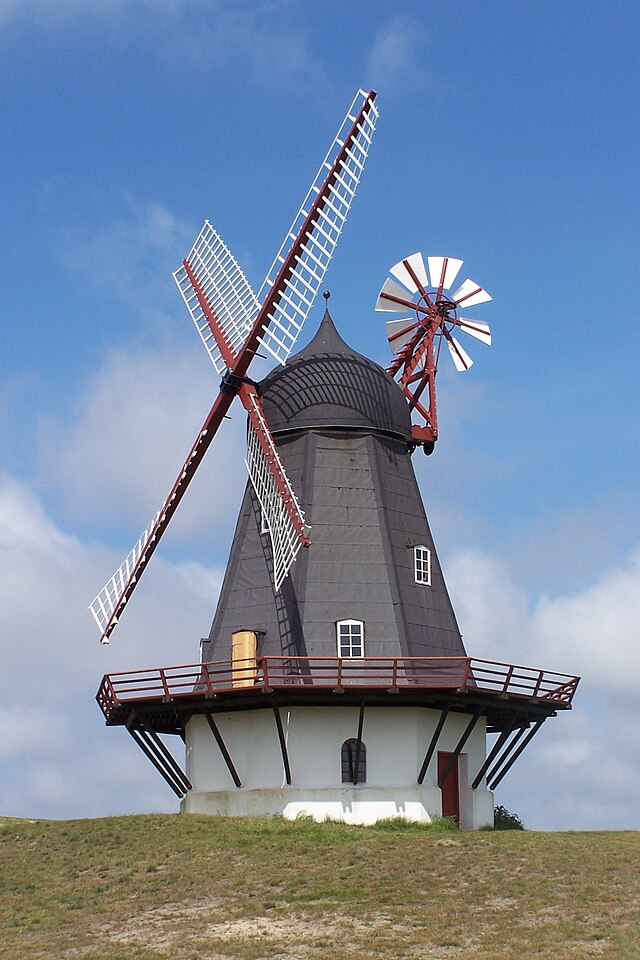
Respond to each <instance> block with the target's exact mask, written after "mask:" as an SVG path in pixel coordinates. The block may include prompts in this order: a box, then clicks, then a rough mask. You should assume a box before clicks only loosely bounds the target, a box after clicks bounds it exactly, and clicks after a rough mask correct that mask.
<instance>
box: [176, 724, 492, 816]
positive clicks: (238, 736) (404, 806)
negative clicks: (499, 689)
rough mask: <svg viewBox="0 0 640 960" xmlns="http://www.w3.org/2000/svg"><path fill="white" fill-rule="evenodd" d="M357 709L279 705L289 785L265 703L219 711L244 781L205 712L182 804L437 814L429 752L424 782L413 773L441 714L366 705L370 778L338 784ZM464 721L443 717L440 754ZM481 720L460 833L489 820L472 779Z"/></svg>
mask: <svg viewBox="0 0 640 960" xmlns="http://www.w3.org/2000/svg"><path fill="white" fill-rule="evenodd" d="M358 715H359V710H358V708H357V707H294V708H291V709H290V710H286V709H282V710H281V716H282V722H283V726H284V729H285V737H286V741H287V749H288V753H289V764H290V767H291V774H292V783H291V785H290V786H289V785H287V783H286V780H285V775H284V767H283V762H282V755H281V753H280V745H279V742H278V735H277V730H276V726H275V719H274V716H273V713H272V711H271V710H270V709H261V710H253V711H245V712H238V713H229V714H215V716H214V719H215V722H216V724H217V726H218V728H219V730H220V733H221V735H222V737H223V739H224V741H225V744H226V746H227V748H228V750H229V753H230V754H231V757H232V759H233V762H234V764H235V767H236V770H237V771H238V775H239V776H240V779H241V781H242V787H241V788H240V789H238V788H236V787H235V786H234V784H233V780H232V778H231V775H230V773H229V771H228V769H227V767H226V764H225V762H224V760H223V758H222V755H221V753H220V750H219V748H218V745H217V744H216V742H215V740H214V738H213V736H212V734H211V731H210V729H209V726H208V724H207V722H206V720H205V719H204V717H199V716H196V717H194V718H193V719H192V720H191V721H190V722H189V724H188V726H187V731H186V733H187V775H188V777H189V779H190V780H191V783H192V784H193V792H191V793H190V794H188V795H187V797H186V798H185V800H184V801H183V804H182V809H183V810H185V811H186V812H206V813H214V814H224V815H238V816H242V815H246V814H249V813H264V814H281V815H284V816H287V817H295V816H297V815H298V814H300V813H307V814H309V815H311V816H314V817H315V818H316V819H319V820H322V819H325V818H326V817H333V818H336V819H342V820H347V821H348V822H352V823H373V822H375V821H376V820H378V819H381V818H384V817H392V816H404V817H406V818H407V819H410V820H430V819H431V817H433V816H439V815H440V814H441V812H442V806H441V793H440V790H439V788H438V785H437V757H436V755H435V754H434V756H433V758H432V760H431V763H430V765H429V769H428V770H427V773H426V776H425V779H424V782H423V784H422V786H420V785H419V784H418V783H417V775H418V771H419V769H420V767H421V765H422V761H423V759H424V755H425V752H426V750H427V747H428V745H429V742H430V740H431V736H432V734H433V731H434V729H435V726H436V724H437V722H438V720H439V718H440V712H439V711H437V710H425V709H420V708H413V707H394V708H384V707H368V708H367V709H366V710H365V714H364V726H363V731H362V739H363V742H364V744H365V745H366V749H367V782H366V783H364V784H357V785H356V786H354V785H353V784H343V783H342V780H341V765H340V748H341V745H342V743H343V742H344V741H345V740H347V739H348V738H350V737H355V736H356V735H357V731H358ZM468 722H469V717H468V716H467V715H464V714H453V713H451V714H449V716H448V717H447V721H446V723H445V726H444V728H443V730H442V733H441V736H440V740H439V743H438V750H441V751H453V750H454V748H455V746H456V744H457V743H458V741H459V739H460V737H461V735H462V733H463V732H464V729H465V728H466V725H467V723H468ZM485 740H486V734H485V724H484V720H483V719H481V720H480V721H479V722H478V723H477V725H476V727H475V729H474V731H473V733H472V735H471V736H470V738H469V739H468V741H467V743H466V744H465V747H464V752H463V753H462V754H461V756H460V763H459V775H460V800H461V805H460V817H461V826H462V828H463V829H474V828H476V829H477V828H478V827H480V826H483V825H484V824H489V823H493V797H492V795H491V794H490V793H489V792H488V791H487V790H486V788H485V785H484V783H483V784H481V785H480V787H479V788H478V789H477V790H475V791H472V790H471V789H470V782H471V780H473V777H474V776H475V774H476V773H477V771H478V770H479V768H480V766H481V765H482V763H483V761H484V758H485Z"/></svg>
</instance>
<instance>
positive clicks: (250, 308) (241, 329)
mask: <svg viewBox="0 0 640 960" xmlns="http://www.w3.org/2000/svg"><path fill="white" fill-rule="evenodd" d="M186 260H187V263H188V264H189V266H190V268H191V270H192V271H193V273H194V274H195V277H196V280H197V282H198V284H199V286H200V289H201V292H202V294H203V295H204V297H205V299H206V301H207V303H208V305H209V307H210V308H211V311H212V313H213V314H214V315H215V317H216V320H217V322H218V324H219V326H220V331H221V335H222V336H223V337H224V341H225V345H226V346H227V347H228V349H229V351H230V353H231V355H232V356H235V355H237V354H238V353H239V352H240V350H241V349H242V347H243V346H244V344H245V341H246V339H247V336H248V334H249V331H250V330H251V328H252V326H253V322H254V320H255V318H256V316H257V315H258V310H259V308H260V304H259V301H258V299H257V298H256V295H255V294H254V292H253V290H252V289H251V286H250V285H249V281H248V280H247V278H246V277H245V275H244V273H243V272H242V270H241V269H240V267H239V266H238V264H237V263H236V261H235V260H234V258H233V256H232V255H231V253H230V251H229V249H228V247H227V246H226V244H225V243H224V242H223V241H222V239H221V238H220V236H219V235H218V234H217V233H216V231H215V230H214V228H213V227H212V226H211V224H210V223H209V221H208V220H205V223H204V226H203V228H202V230H201V231H200V233H199V234H198V237H197V238H196V241H195V243H194V245H193V247H192V248H191V250H190V251H189V254H188V256H187V258H186ZM173 276H174V279H175V281H176V283H177V285H178V289H179V290H180V293H181V294H182V298H183V300H184V302H185V304H186V305H187V310H188V311H189V313H190V315H191V318H192V320H193V322H194V324H195V326H196V329H197V331H198V333H199V334H200V337H201V339H202V342H203V343H204V345H205V347H206V350H207V353H208V354H209V356H210V357H211V360H212V362H213V365H214V367H215V368H216V370H217V372H218V373H220V374H222V373H224V371H225V370H226V369H227V363H226V362H225V359H224V357H223V353H222V351H221V348H220V344H219V343H218V341H217V339H216V337H215V336H214V335H212V331H211V327H210V324H209V320H208V318H207V316H206V314H205V312H204V310H203V308H202V305H201V303H200V300H199V299H198V296H197V295H196V292H195V290H194V287H193V284H192V281H191V278H190V276H189V273H188V271H187V268H186V266H185V265H184V264H183V265H182V266H181V267H180V268H179V269H178V270H176V272H175V273H174V274H173Z"/></svg>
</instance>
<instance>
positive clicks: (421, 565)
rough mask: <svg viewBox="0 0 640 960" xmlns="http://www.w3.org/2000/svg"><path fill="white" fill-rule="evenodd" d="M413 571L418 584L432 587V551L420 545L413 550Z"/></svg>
mask: <svg viewBox="0 0 640 960" xmlns="http://www.w3.org/2000/svg"><path fill="white" fill-rule="evenodd" d="M413 569H414V575H415V581H416V583H422V584H424V585H425V586H427V587H430V586H431V550H430V549H429V547H425V546H422V545H419V546H417V547H414V548H413Z"/></svg>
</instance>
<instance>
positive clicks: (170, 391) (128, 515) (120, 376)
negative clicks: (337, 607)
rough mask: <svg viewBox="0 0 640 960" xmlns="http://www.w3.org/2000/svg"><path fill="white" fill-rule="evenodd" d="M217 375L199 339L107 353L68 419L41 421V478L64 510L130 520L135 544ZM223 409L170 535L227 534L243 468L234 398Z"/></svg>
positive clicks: (94, 522)
mask: <svg viewBox="0 0 640 960" xmlns="http://www.w3.org/2000/svg"><path fill="white" fill-rule="evenodd" d="M188 322H190V321H188V319H185V323H188ZM187 332H190V331H187ZM185 339H187V338H185ZM193 339H194V340H195V339H196V338H195V334H194V338H193ZM198 351H201V352H202V355H203V356H202V358H199V356H198ZM199 360H200V361H201V362H199ZM218 381H219V378H218V376H217V375H216V374H215V371H214V370H213V367H212V366H211V365H210V363H209V361H208V360H207V359H206V357H204V349H203V348H202V347H201V345H200V344H199V343H192V344H190V345H188V346H185V345H183V344H181V345H180V346H175V345H173V346H172V345H163V346H160V347H158V348H156V349H155V350H152V349H146V350H145V349H143V348H133V349H130V350H128V351H126V350H116V351H113V352H112V353H110V354H109V355H108V356H107V357H106V358H105V362H104V365H103V367H102V369H101V370H100V371H99V372H98V373H97V374H96V376H95V378H94V379H93V380H92V381H91V382H90V383H89V384H87V386H86V387H85V389H84V392H83V395H82V396H81V397H80V398H79V399H78V401H77V404H76V409H75V411H74V413H73V420H72V422H70V423H68V424H62V423H57V422H55V421H54V422H52V421H51V420H49V421H47V422H45V423H43V424H42V425H41V430H40V433H41V438H42V440H41V457H40V462H41V475H42V480H43V483H46V484H47V486H49V487H51V486H55V488H56V489H57V490H58V494H59V497H60V501H61V503H62V505H63V508H64V512H65V515H66V516H69V517H73V518H74V521H75V522H79V523H81V524H82V525H83V526H84V528H85V529H89V530H94V531H98V532H100V531H106V530H107V529H108V528H110V527H112V526H115V527H116V528H117V529H122V527H123V526H125V527H126V526H128V527H129V528H130V529H131V530H132V531H137V532H136V533H134V534H133V541H132V544H131V545H133V542H135V540H136V539H137V537H138V535H139V534H140V533H142V530H143V529H144V527H145V526H146V525H147V523H148V522H149V521H150V520H151V518H152V516H153V515H154V514H155V511H156V510H157V509H158V507H159V506H160V504H161V503H162V502H163V500H164V499H165V497H166V496H167V494H168V493H169V491H170V490H171V487H172V485H173V483H174V480H175V479H176V477H177V476H178V473H179V470H180V469H181V468H182V464H183V463H184V460H185V458H186V456H187V454H188V453H189V450H190V449H191V445H192V443H193V442H194V441H195V439H196V437H197V435H198V431H199V430H200V427H201V426H202V423H203V421H204V419H205V416H206V414H207V413H208V411H209V408H210V406H211V404H212V402H213V400H214V399H215V397H216V396H217V393H218V385H219V383H218ZM230 414H231V416H232V419H231V421H225V422H224V423H223V425H222V427H221V428H220V431H219V433H218V435H217V436H216V438H215V440H214V441H213V444H212V446H211V448H210V449H209V451H208V453H207V454H206V456H205V460H204V461H203V464H202V465H201V467H200V468H199V471H198V473H197V474H196V478H195V479H194V481H193V482H192V484H191V486H190V488H189V489H188V490H187V492H186V494H185V497H184V500H183V502H182V504H181V506H180V508H179V510H178V512H177V513H176V516H175V518H174V520H173V521H172V524H171V531H172V533H171V537H172V540H173V539H174V538H175V537H178V538H180V539H185V538H187V539H188V538H194V537H195V538H196V539H197V540H199V542H201V543H202V542H205V541H206V540H208V539H209V540H211V539H213V538H214V537H222V539H223V540H224V539H225V538H226V539H228V538H229V537H230V535H231V532H232V523H233V520H234V519H235V513H236V508H237V506H238V505H239V499H240V496H241V494H242V490H243V487H244V484H245V482H246V472H245V468H244V464H243V452H244V430H245V426H244V424H245V417H244V412H243V410H242V407H241V406H240V404H239V402H238V403H237V405H234V406H233V408H232V410H231V412H230ZM87 518H89V519H87ZM127 549H128V548H127Z"/></svg>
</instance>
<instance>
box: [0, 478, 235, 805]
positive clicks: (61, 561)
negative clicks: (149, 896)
mask: <svg viewBox="0 0 640 960" xmlns="http://www.w3.org/2000/svg"><path fill="white" fill-rule="evenodd" d="M120 559H121V558H120V557H119V556H118V555H117V554H116V552H115V551H110V550H107V549H106V548H105V547H103V546H100V545H99V544H93V545H86V544H83V543H82V542H81V541H79V540H78V539H77V538H75V537H71V536H69V535H67V534H65V533H64V532H63V531H62V530H60V529H59V527H58V526H56V524H55V523H54V522H53V521H52V520H51V518H50V517H48V516H47V514H46V511H45V510H44V508H43V507H42V504H41V503H40V502H39V501H38V500H37V499H36V498H35V497H34V496H33V494H32V493H31V492H30V490H29V489H28V487H27V486H26V485H25V484H23V483H20V482H19V481H17V480H15V479H14V478H12V477H9V476H6V475H5V476H3V477H2V478H0V656H1V658H2V671H1V672H0V703H1V704H2V707H1V710H0V723H1V724H2V730H3V740H2V748H1V749H0V810H1V811H2V813H4V814H8V815H17V816H22V815H24V816H65V817H66V816H79V815H82V816H87V815H98V814H106V813H113V812H118V811H126V810H129V811H131V810H141V809H175V803H174V802H173V799H172V795H171V793H170V792H169V791H168V789H167V788H165V785H164V784H163V782H162V780H161V779H160V778H159V777H158V774H157V773H156V772H155V771H154V770H153V768H152V767H151V765H150V764H148V763H145V762H144V758H143V757H141V756H140V754H139V751H138V748H137V747H135V745H134V744H133V741H131V742H129V739H130V738H129V737H127V736H126V734H125V733H124V732H123V731H122V730H108V729H106V727H105V726H104V722H103V719H102V716H101V714H100V711H99V709H98V706H97V705H96V704H95V702H94V696H95V692H96V690H97V688H98V685H99V682H100V679H101V677H102V674H103V673H105V672H114V671H119V670H127V669H138V668H141V667H142V668H149V667H152V666H160V665H163V664H171V663H188V662H196V661H197V660H198V657H199V639H200V637H201V636H202V635H203V634H206V633H207V631H208V627H209V623H210V620H211V617H212V614H213V610H214V606H215V601H216V596H217V593H218V590H219V585H220V580H221V573H222V571H221V570H220V569H207V568H204V567H202V566H201V565H198V564H194V563H188V564H184V565H182V564H170V563H167V562H166V561H165V560H163V559H162V558H161V557H157V558H155V559H156V562H155V563H154V565H153V569H151V568H150V570H149V571H148V572H147V574H146V575H145V578H144V580H143V581H141V584H140V586H139V588H138V591H137V593H136V595H135V597H134V599H133V600H132V602H131V607H130V609H128V610H127V617H126V618H125V619H124V620H123V623H122V624H120V625H119V627H118V631H117V632H116V633H115V634H114V636H113V642H112V644H111V646H110V647H108V648H104V647H101V646H100V645H99V643H98V631H97V629H96V627H95V625H94V624H92V621H91V617H90V615H89V613H88V612H87V610H86V605H87V603H88V601H89V600H90V599H91V597H92V596H93V594H94V592H95V591H96V590H97V588H98V587H99V586H100V585H101V584H102V583H103V582H104V580H105V579H106V577H107V576H108V575H109V574H110V573H111V572H112V571H113V569H114V568H115V566H116V565H117V563H119V562H120ZM147 768H148V769H147Z"/></svg>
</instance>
